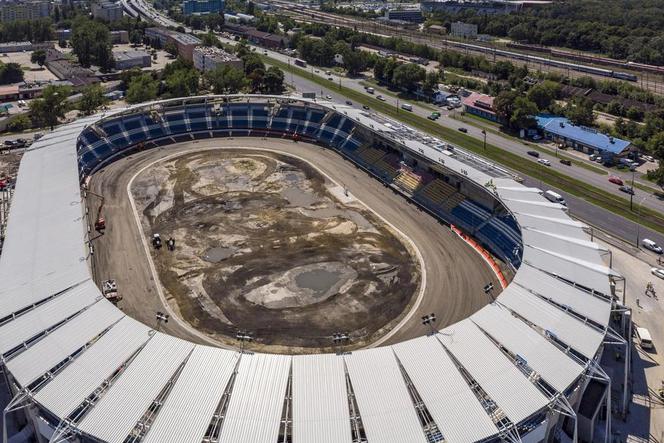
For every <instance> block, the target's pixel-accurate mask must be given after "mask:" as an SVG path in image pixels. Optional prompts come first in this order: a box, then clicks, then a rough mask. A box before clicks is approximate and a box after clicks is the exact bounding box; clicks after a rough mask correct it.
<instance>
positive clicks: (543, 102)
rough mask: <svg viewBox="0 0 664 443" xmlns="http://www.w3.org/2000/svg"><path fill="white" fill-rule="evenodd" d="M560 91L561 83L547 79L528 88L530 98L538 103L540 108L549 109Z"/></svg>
mask: <svg viewBox="0 0 664 443" xmlns="http://www.w3.org/2000/svg"><path fill="white" fill-rule="evenodd" d="M559 93H560V84H559V83H556V82H552V81H550V80H545V81H543V82H542V83H538V84H536V85H535V86H533V87H532V88H530V89H529V90H528V94H527V97H528V100H530V101H532V102H533V103H535V104H536V105H537V108H538V109H539V110H545V109H548V108H549V106H551V104H552V103H553V101H554V100H555V99H556V97H557V96H558V94H559Z"/></svg>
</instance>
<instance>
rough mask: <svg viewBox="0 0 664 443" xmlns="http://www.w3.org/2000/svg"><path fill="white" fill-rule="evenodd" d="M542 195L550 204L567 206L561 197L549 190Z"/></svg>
mask: <svg viewBox="0 0 664 443" xmlns="http://www.w3.org/2000/svg"><path fill="white" fill-rule="evenodd" d="M542 195H544V197H545V198H546V199H547V200H549V201H550V202H554V203H559V204H561V205H563V206H567V202H566V201H565V199H564V198H563V196H562V195H560V194H558V193H557V192H553V191H552V190H551V189H549V190H548V191H545V192H544V194H542Z"/></svg>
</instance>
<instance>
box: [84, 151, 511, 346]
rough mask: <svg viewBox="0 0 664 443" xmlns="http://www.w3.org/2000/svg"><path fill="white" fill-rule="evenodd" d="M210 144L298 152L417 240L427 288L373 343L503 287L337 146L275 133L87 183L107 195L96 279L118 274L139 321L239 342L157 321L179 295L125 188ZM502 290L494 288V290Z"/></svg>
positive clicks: (442, 319) (456, 311)
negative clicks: (162, 282)
mask: <svg viewBox="0 0 664 443" xmlns="http://www.w3.org/2000/svg"><path fill="white" fill-rule="evenodd" d="M210 148H258V149H269V150H272V151H275V152H280V153H284V154H290V155H293V156H296V157H299V158H301V159H303V160H305V161H307V162H309V163H310V164H312V165H314V166H315V167H316V168H317V169H318V170H319V171H321V172H322V173H323V174H325V175H326V176H328V177H329V178H331V179H332V180H333V181H334V182H336V183H338V184H339V185H342V186H344V187H346V188H347V190H348V192H349V193H350V194H351V195H352V196H354V197H355V198H357V199H358V200H360V201H361V202H363V203H364V204H365V205H367V206H368V207H369V208H371V209H372V210H373V211H374V212H375V213H376V214H378V215H379V216H380V217H382V218H383V219H384V220H385V221H386V222H388V223H389V224H391V225H392V226H393V227H395V228H396V229H398V230H399V231H400V232H401V233H403V235H404V236H405V237H407V238H408V239H409V240H410V241H411V242H412V243H413V244H414V245H415V247H416V248H417V250H418V251H419V255H420V259H421V262H422V263H423V264H424V269H423V270H422V271H423V272H422V275H423V276H425V277H424V279H425V281H424V282H423V283H424V287H423V292H422V294H421V296H420V297H418V294H415V296H414V297H413V300H412V301H411V303H410V305H409V307H408V308H406V312H404V313H402V316H401V318H400V319H399V322H398V324H397V326H396V327H395V328H393V330H391V331H384V332H385V333H386V334H385V335H384V336H383V337H382V338H380V339H378V340H376V341H374V343H373V345H377V344H391V343H396V342H400V341H403V340H406V339H410V338H414V337H417V336H420V335H423V334H425V333H426V332H427V331H428V330H427V329H426V327H425V326H423V325H422V324H421V320H420V317H421V316H423V315H426V314H429V313H432V312H433V313H435V314H436V317H437V321H436V324H435V327H436V328H438V329H439V328H442V327H444V326H446V325H449V324H451V323H454V322H457V321H459V320H461V319H463V318H466V317H468V316H469V315H471V314H472V313H474V312H475V311H477V310H478V309H480V308H481V307H482V306H484V305H485V304H486V303H487V302H488V301H489V299H488V297H487V296H486V295H485V294H484V293H483V290H482V288H483V287H484V285H485V284H486V283H488V282H489V281H492V282H493V284H494V287H496V288H499V287H500V285H499V284H498V281H497V279H496V278H495V276H494V275H493V273H492V272H491V270H490V269H489V267H488V266H487V265H486V263H485V262H484V261H483V259H482V258H481V257H480V256H479V255H478V254H477V253H476V252H475V251H473V250H472V249H470V248H469V247H468V246H467V245H466V244H465V243H464V242H462V241H461V240H460V239H459V238H458V237H457V236H456V235H455V234H453V233H452V232H450V231H449V229H448V228H447V227H445V226H444V225H442V224H440V223H439V222H438V221H436V220H435V219H434V218H432V217H431V216H429V215H427V214H426V213H424V212H422V211H420V210H419V209H418V208H417V207H416V206H415V205H413V204H410V203H409V202H408V201H407V200H406V199H404V198H403V197H402V196H400V195H397V194H396V193H394V192H392V190H390V189H389V188H386V187H385V186H383V185H382V184H381V183H380V182H379V181H377V180H376V179H374V178H372V177H370V176H369V175H367V174H366V173H364V172H363V171H361V170H359V169H357V168H356V167H355V166H354V165H353V164H352V163H350V162H348V161H345V160H343V159H342V158H341V157H340V156H339V155H338V154H337V153H335V152H333V151H331V150H327V149H324V148H321V147H319V146H315V145H310V144H305V143H293V142H292V141H286V140H278V139H267V140H265V139H260V138H238V139H216V140H206V141H200V142H188V143H181V144H174V145H170V146H168V147H165V148H158V149H153V150H149V151H145V152H142V153H139V154H134V155H132V156H130V157H128V158H125V159H121V160H118V161H116V162H114V163H112V164H110V165H109V166H107V167H106V168H104V169H102V170H101V171H99V172H98V173H97V174H95V175H94V176H93V178H92V180H91V182H90V190H91V191H92V192H94V193H96V194H100V195H103V196H104V206H103V211H102V216H103V217H104V218H105V219H106V225H107V229H106V232H105V235H103V236H101V237H100V238H98V239H97V240H95V241H94V247H95V254H94V267H93V272H94V276H95V279H96V281H97V282H98V283H99V282H101V281H102V280H105V279H108V278H113V279H115V280H116V281H117V283H118V288H119V291H120V293H121V294H122V296H123V300H122V301H121V302H120V303H119V305H118V306H119V308H120V309H122V310H123V311H124V312H125V313H127V314H128V315H130V316H132V317H134V318H136V319H137V320H139V321H141V322H144V323H146V324H148V325H152V326H153V327H155V328H157V327H160V328H161V330H163V331H165V332H168V333H170V334H172V335H175V336H178V337H181V338H184V339H188V340H192V341H194V342H197V343H204V344H214V345H218V346H223V347H232V346H235V347H237V346H239V343H237V342H236V341H235V340H224V341H219V340H214V339H211V338H210V337H209V336H207V335H205V334H202V333H201V332H199V331H197V330H195V329H194V328H192V327H191V326H190V325H189V324H188V323H186V322H185V321H183V320H180V319H179V318H175V317H172V318H171V320H170V321H169V322H168V323H166V324H162V325H157V324H156V320H155V313H156V312H157V311H165V310H166V308H165V306H164V303H163V302H162V299H166V300H167V301H168V305H169V306H168V311H169V312H173V313H175V314H176V315H177V309H178V306H177V303H176V301H175V300H173V299H172V298H168V297H167V296H164V295H163V294H165V292H164V291H163V289H162V288H161V287H158V284H157V283H156V282H155V279H154V277H153V275H154V274H153V272H154V270H153V266H154V265H152V262H151V260H149V259H148V257H147V256H146V247H145V244H144V239H143V238H142V237H141V233H140V231H139V228H138V225H137V217H136V215H135V213H134V210H133V207H132V201H131V199H130V198H129V195H128V192H127V189H128V185H129V184H130V182H131V181H132V179H133V178H134V177H135V176H136V175H137V174H138V173H139V172H140V171H141V170H143V169H144V168H146V167H147V166H149V165H151V164H152V163H154V162H156V161H158V160H160V159H163V158H165V157H167V156H171V155H176V154H178V153H185V152H195V151H197V150H201V149H210ZM99 205H100V199H99V198H98V197H95V196H93V195H92V194H89V196H88V207H89V210H90V213H91V214H92V217H91V218H93V219H94V217H95V216H96V214H97V210H98V207H99ZM497 295H498V294H497V293H494V296H497ZM413 306H414V308H413V309H412V310H411V307H413ZM330 342H331V340H330ZM364 345H366V343H361V344H360V343H355V344H353V343H351V344H350V345H349V346H348V347H349V348H353V347H358V346H364ZM246 346H247V347H248V348H250V349H255V350H260V351H267V352H284V353H290V352H313V351H316V349H305V350H303V349H293V348H290V347H275V346H270V347H265V346H262V345H261V344H260V342H259V341H258V340H257V343H249V344H247V345H246ZM319 350H320V349H319ZM322 350H324V351H325V350H328V351H329V350H331V349H330V348H328V349H322Z"/></svg>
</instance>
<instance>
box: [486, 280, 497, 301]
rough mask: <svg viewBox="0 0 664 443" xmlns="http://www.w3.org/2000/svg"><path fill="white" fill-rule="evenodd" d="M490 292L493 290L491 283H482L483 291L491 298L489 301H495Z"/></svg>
mask: <svg viewBox="0 0 664 443" xmlns="http://www.w3.org/2000/svg"><path fill="white" fill-rule="evenodd" d="M492 292H493V283H491V282H489V283H487V284H486V285H484V293H485V294H486V295H488V296H489V298H490V299H491V303H493V302H494V301H495V300H494V298H493V294H492Z"/></svg>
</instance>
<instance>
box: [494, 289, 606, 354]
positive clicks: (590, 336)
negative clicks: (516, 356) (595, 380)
mask: <svg viewBox="0 0 664 443" xmlns="http://www.w3.org/2000/svg"><path fill="white" fill-rule="evenodd" d="M498 301H499V302H500V303H501V304H503V305H505V306H507V307H508V308H509V309H511V310H513V311H514V312H516V313H517V314H519V315H520V316H522V317H523V318H525V319H526V320H528V321H530V322H532V323H534V324H535V325H537V326H539V327H541V328H543V329H545V330H547V331H550V332H551V333H553V334H554V335H555V336H556V337H557V338H558V339H559V340H560V341H562V342H563V343H565V344H567V345H569V346H571V347H572V348H574V349H575V350H577V351H578V352H580V353H581V354H583V355H585V356H586V357H588V358H593V357H594V356H595V354H596V353H597V349H598V348H599V346H600V344H601V343H602V340H603V339H604V334H603V333H601V332H600V331H598V330H596V329H594V328H592V327H590V326H588V325H586V324H585V323H583V322H582V321H581V320H578V319H577V318H576V317H574V316H572V315H570V314H569V313H567V312H564V311H562V310H561V309H559V308H557V307H555V306H553V305H551V304H550V303H548V302H546V301H544V300H542V299H541V298H539V297H537V296H536V295H533V294H531V293H529V292H527V291H526V290H525V289H523V288H520V287H518V286H516V285H510V286H508V287H507V289H505V290H504V291H503V292H502V293H501V294H500V297H498Z"/></svg>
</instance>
